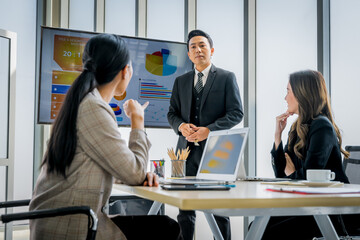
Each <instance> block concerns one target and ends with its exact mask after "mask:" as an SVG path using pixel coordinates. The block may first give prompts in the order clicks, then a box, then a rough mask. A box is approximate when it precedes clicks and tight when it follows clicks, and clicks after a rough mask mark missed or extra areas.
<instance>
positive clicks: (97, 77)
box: [30, 34, 180, 240]
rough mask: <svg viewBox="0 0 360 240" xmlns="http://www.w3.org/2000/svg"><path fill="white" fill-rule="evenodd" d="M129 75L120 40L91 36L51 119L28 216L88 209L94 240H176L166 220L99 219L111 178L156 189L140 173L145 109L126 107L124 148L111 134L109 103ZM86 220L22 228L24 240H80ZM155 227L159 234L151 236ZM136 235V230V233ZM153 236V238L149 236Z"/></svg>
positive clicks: (131, 103)
mask: <svg viewBox="0 0 360 240" xmlns="http://www.w3.org/2000/svg"><path fill="white" fill-rule="evenodd" d="M131 76H132V66H131V62H130V56H129V50H128V48H127V46H126V44H125V42H124V40H123V39H122V38H120V37H119V36H116V35H111V34H99V35H97V36H95V37H93V38H91V39H90V40H89V41H88V42H87V44H86V46H85V49H84V53H83V71H82V73H81V74H80V75H79V77H78V78H77V79H76V80H75V81H74V83H73V84H72V86H71V87H70V89H69V91H68V93H67V94H66V98H65V101H64V103H63V106H62V108H61V110H60V113H59V114H58V117H57V118H56V120H55V122H54V125H53V129H52V132H51V136H50V140H49V143H48V147H47V151H46V154H45V156H44V159H43V163H42V169H41V173H40V175H39V178H38V180H37V183H36V187H35V190H34V193H33V198H32V200H31V203H30V210H38V209H47V208H56V207H66V206H89V207H91V208H92V209H93V210H94V211H95V212H96V214H97V216H98V218H99V223H98V233H97V238H96V239H145V238H147V239H152V238H153V239H178V237H179V233H180V228H179V226H178V224H177V223H176V222H175V221H174V220H172V219H170V218H168V217H166V216H117V217H115V218H113V219H110V218H109V217H108V216H107V215H106V214H105V213H103V212H102V210H103V207H104V206H105V205H106V203H107V201H108V199H109V196H110V193H111V189H112V184H113V181H114V178H116V179H119V180H121V181H122V182H124V183H126V184H129V185H144V186H158V184H159V183H158V177H157V176H156V175H155V174H153V173H149V172H148V173H146V169H147V164H148V152H149V149H150V146H151V144H150V142H149V140H148V138H147V136H146V133H145V132H144V109H145V108H146V107H147V105H148V103H145V104H144V105H141V104H139V103H138V102H137V101H135V100H128V101H126V102H125V104H124V108H123V109H124V112H125V114H126V115H127V116H128V117H129V118H130V120H131V128H132V130H131V132H130V137H129V144H128V145H126V142H125V140H124V139H122V138H121V134H120V132H119V130H118V126H117V122H116V118H115V115H114V112H113V110H112V109H111V107H110V106H109V102H110V100H111V99H112V98H113V97H114V96H116V95H122V94H124V92H125V90H126V88H127V86H128V84H129V81H130V79H131ZM87 224H88V221H87V218H86V217H85V216H80V215H73V216H63V217H56V218H50V219H36V220H31V221H30V234H31V238H32V239H37V240H38V239H85V237H86V232H87ZM159 227H161V235H159V234H158V232H157V231H155V232H154V229H158V228H159ZM139 229H140V230H139ZM151 236H154V237H151Z"/></svg>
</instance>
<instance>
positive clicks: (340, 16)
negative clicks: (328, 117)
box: [330, 0, 360, 147]
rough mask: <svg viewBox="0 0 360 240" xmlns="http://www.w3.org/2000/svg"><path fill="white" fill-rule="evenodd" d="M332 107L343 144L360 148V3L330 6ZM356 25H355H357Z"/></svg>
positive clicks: (335, 2)
mask: <svg viewBox="0 0 360 240" xmlns="http://www.w3.org/2000/svg"><path fill="white" fill-rule="evenodd" d="M330 3H331V4H330V17H331V19H330V26H331V29H330V34H331V35H330V37H331V50H330V52H331V104H332V109H333V111H334V117H335V122H336V124H337V125H338V127H339V128H340V131H341V134H342V137H343V139H342V140H343V144H342V146H343V147H344V146H346V145H357V146H359V145H360V139H359V133H360V125H359V124H358V121H359V118H360V111H359V110H358V106H359V102H360V94H359V90H360V81H359V73H358V67H359V65H360V59H359V55H360V48H359V42H360V29H359V28H357V27H354V26H355V25H356V23H359V22H360V15H359V9H360V1H358V0H348V1H340V0H332V1H331V2H330ZM354 24H355V25H354Z"/></svg>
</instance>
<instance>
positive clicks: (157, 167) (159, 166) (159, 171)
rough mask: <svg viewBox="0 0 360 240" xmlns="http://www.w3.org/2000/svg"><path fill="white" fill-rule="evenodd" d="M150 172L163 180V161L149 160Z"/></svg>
mask: <svg viewBox="0 0 360 240" xmlns="http://www.w3.org/2000/svg"><path fill="white" fill-rule="evenodd" d="M150 171H151V172H153V173H155V174H156V175H158V176H159V177H162V178H163V177H164V176H165V161H164V160H150Z"/></svg>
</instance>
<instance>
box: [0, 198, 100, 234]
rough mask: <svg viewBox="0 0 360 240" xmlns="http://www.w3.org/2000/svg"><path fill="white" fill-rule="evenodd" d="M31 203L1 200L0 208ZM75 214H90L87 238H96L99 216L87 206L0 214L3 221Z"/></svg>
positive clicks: (0, 219)
mask: <svg viewBox="0 0 360 240" xmlns="http://www.w3.org/2000/svg"><path fill="white" fill-rule="evenodd" d="M29 204H30V199H26V200H17V201H7V202H0V208H10V207H19V206H28V205H29ZM73 214H85V215H87V216H88V219H89V222H88V232H87V237H86V239H87V240H94V239H95V236H96V231H97V224H98V218H97V216H96V214H95V212H94V211H93V210H92V209H91V208H90V207H87V206H72V207H62V208H54V209H42V210H34V211H29V212H20V213H10V214H3V215H0V221H1V222H3V223H9V222H12V221H18V220H27V219H38V218H49V217H57V216H65V215H73Z"/></svg>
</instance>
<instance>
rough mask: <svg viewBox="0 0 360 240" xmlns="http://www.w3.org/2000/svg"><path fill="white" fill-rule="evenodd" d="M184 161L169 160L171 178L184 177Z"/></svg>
mask: <svg viewBox="0 0 360 240" xmlns="http://www.w3.org/2000/svg"><path fill="white" fill-rule="evenodd" d="M185 173H186V160H171V177H185Z"/></svg>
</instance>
